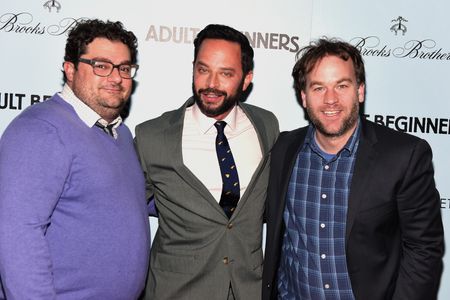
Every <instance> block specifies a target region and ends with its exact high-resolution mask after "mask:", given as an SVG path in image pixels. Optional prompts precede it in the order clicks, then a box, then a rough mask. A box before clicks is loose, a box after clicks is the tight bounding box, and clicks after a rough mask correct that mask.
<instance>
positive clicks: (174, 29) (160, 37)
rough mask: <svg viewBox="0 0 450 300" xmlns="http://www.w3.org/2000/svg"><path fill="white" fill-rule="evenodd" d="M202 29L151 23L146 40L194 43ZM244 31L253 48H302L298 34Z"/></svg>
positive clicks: (290, 49) (293, 50) (296, 49)
mask: <svg viewBox="0 0 450 300" xmlns="http://www.w3.org/2000/svg"><path fill="white" fill-rule="evenodd" d="M200 30H201V29H200V28H192V27H178V26H164V25H150V27H149V29H148V31H147V36H146V38H145V40H146V41H153V42H160V43H177V44H192V42H193V41H194V39H195V37H196V36H197V34H198V33H199V31H200ZM242 33H244V34H245V36H247V38H248V39H249V41H250V44H251V45H252V47H253V48H263V49H273V50H285V51H289V52H297V51H298V50H299V49H300V47H299V40H300V38H299V37H298V36H290V35H288V34H285V33H274V32H248V31H243V32H242Z"/></svg>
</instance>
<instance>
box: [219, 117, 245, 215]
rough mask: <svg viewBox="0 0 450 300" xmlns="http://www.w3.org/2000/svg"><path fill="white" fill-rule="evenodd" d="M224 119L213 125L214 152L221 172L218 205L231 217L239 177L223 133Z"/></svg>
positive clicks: (237, 196) (235, 200)
mask: <svg viewBox="0 0 450 300" xmlns="http://www.w3.org/2000/svg"><path fill="white" fill-rule="evenodd" d="M226 125H227V123H226V122H225V121H217V122H216V123H214V126H215V127H216V128H217V137H216V152H217V159H218V160H219V166H220V173H221V174H222V195H221V196H220V202H219V204H220V206H222V208H223V210H224V212H225V214H226V215H227V216H228V218H231V215H232V214H233V211H234V210H235V209H236V205H237V203H238V201H239V197H240V186H239V177H238V173H237V169H236V165H235V163H234V158H233V154H232V153H231V149H230V145H228V140H227V138H226V136H225V134H224V132H223V131H224V128H225V126H226Z"/></svg>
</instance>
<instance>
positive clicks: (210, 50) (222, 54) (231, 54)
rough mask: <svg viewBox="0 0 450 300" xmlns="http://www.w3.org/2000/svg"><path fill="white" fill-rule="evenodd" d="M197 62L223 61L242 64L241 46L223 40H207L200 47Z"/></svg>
mask: <svg viewBox="0 0 450 300" xmlns="http://www.w3.org/2000/svg"><path fill="white" fill-rule="evenodd" d="M196 61H201V62H203V63H207V62H208V61H223V62H229V63H235V64H236V63H239V65H240V63H241V46H240V45H239V44H238V43H236V42H230V41H227V40H221V39H205V40H204V41H203V42H202V44H201V45H200V49H199V51H198V54H197V59H196Z"/></svg>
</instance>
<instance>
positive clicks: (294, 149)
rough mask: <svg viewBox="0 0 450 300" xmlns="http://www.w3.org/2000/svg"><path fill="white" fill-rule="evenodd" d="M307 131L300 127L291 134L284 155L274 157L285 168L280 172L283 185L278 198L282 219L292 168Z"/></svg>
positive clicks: (280, 217) (279, 214)
mask: <svg viewBox="0 0 450 300" xmlns="http://www.w3.org/2000/svg"><path fill="white" fill-rule="evenodd" d="M307 131H308V130H307V129H306V128H303V129H298V130H297V131H296V132H295V133H294V134H293V135H291V136H290V139H288V140H287V141H286V142H287V145H286V150H285V153H284V157H281V158H276V157H273V158H272V160H277V159H280V160H281V163H282V169H281V170H283V172H282V173H281V174H279V175H280V176H281V178H280V182H281V184H282V185H281V188H280V194H279V199H278V201H280V205H278V206H277V207H278V208H279V211H278V212H277V215H278V218H279V219H280V220H282V218H283V212H284V207H285V203H286V195H287V189H288V186H289V180H290V178H291V175H292V170H293V169H294V164H295V162H296V160H297V155H298V152H299V151H300V148H301V147H302V145H303V143H304V141H305V137H306V133H307ZM273 163H276V162H273Z"/></svg>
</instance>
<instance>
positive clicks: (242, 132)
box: [182, 104, 262, 202]
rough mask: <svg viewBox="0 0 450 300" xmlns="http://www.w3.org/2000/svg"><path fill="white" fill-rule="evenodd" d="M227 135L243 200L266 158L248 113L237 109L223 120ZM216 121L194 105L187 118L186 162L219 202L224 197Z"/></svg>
mask: <svg viewBox="0 0 450 300" xmlns="http://www.w3.org/2000/svg"><path fill="white" fill-rule="evenodd" d="M223 121H225V122H227V125H226V126H225V130H224V132H225V136H226V137H227V139H228V143H229V145H230V148H231V153H232V154H233V158H234V161H235V163H236V167H237V172H238V176H239V185H240V188H241V197H242V195H243V194H244V192H245V190H246V188H247V186H248V184H249V183H250V180H251V178H252V176H253V173H254V172H255V170H256V168H257V167H258V164H259V163H260V161H261V158H262V151H261V146H260V144H259V140H258V135H257V134H256V130H255V128H254V127H253V124H252V123H251V122H250V120H249V119H248V118H247V116H246V115H245V113H244V111H243V110H242V109H241V108H240V107H239V106H235V107H234V108H233V110H232V111H231V112H230V113H229V114H228V116H227V117H226V118H225V119H224V120H223ZM215 122H216V119H214V118H209V117H207V116H205V115H204V114H203V113H202V112H201V111H200V109H199V107H198V106H197V104H194V105H193V106H190V107H188V108H187V109H186V113H185V116H184V126H183V137H182V153H183V163H184V165H185V166H186V167H188V169H189V170H190V171H191V172H192V173H193V174H194V175H195V176H196V177H197V178H198V179H199V180H200V181H201V182H202V183H203V184H204V185H205V186H206V188H207V189H208V190H209V191H210V192H211V194H212V195H213V196H214V198H215V199H216V201H217V202H219V201H220V196H221V194H222V176H221V174H220V167H219V162H218V160H217V154H216V145H215V142H216V136H217V129H216V127H214V123H215Z"/></svg>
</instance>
